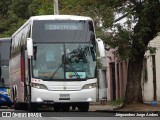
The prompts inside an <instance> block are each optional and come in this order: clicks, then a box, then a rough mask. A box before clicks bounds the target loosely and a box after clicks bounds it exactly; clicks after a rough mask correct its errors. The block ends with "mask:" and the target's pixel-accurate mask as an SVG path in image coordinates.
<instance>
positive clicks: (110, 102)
mask: <svg viewBox="0 0 160 120" xmlns="http://www.w3.org/2000/svg"><path fill="white" fill-rule="evenodd" d="M123 103H124V98H119V99H117V100H113V101H108V102H107V104H108V105H111V106H113V107H117V106H121V105H123Z"/></svg>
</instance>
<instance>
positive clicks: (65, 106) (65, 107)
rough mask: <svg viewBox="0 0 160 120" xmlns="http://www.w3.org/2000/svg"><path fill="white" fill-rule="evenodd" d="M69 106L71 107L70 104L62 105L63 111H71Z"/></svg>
mask: <svg viewBox="0 0 160 120" xmlns="http://www.w3.org/2000/svg"><path fill="white" fill-rule="evenodd" d="M69 108H70V106H69V105H62V106H61V109H62V112H68V111H69Z"/></svg>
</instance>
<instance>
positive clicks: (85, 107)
mask: <svg viewBox="0 0 160 120" xmlns="http://www.w3.org/2000/svg"><path fill="white" fill-rule="evenodd" d="M78 109H79V111H81V112H88V109H89V103H88V102H86V103H79V104H78Z"/></svg>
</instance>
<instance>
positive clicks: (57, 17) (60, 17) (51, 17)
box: [30, 15, 92, 20]
mask: <svg viewBox="0 0 160 120" xmlns="http://www.w3.org/2000/svg"><path fill="white" fill-rule="evenodd" d="M30 19H31V20H92V19H91V18H90V17H86V16H75V15H42V16H32V17H30Z"/></svg>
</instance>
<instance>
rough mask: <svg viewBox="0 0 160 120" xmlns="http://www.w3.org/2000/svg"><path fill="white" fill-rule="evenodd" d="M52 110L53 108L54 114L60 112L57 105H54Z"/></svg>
mask: <svg viewBox="0 0 160 120" xmlns="http://www.w3.org/2000/svg"><path fill="white" fill-rule="evenodd" d="M53 108H54V111H55V112H60V110H61V108H60V106H59V105H58V104H55V105H54V107H53Z"/></svg>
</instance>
